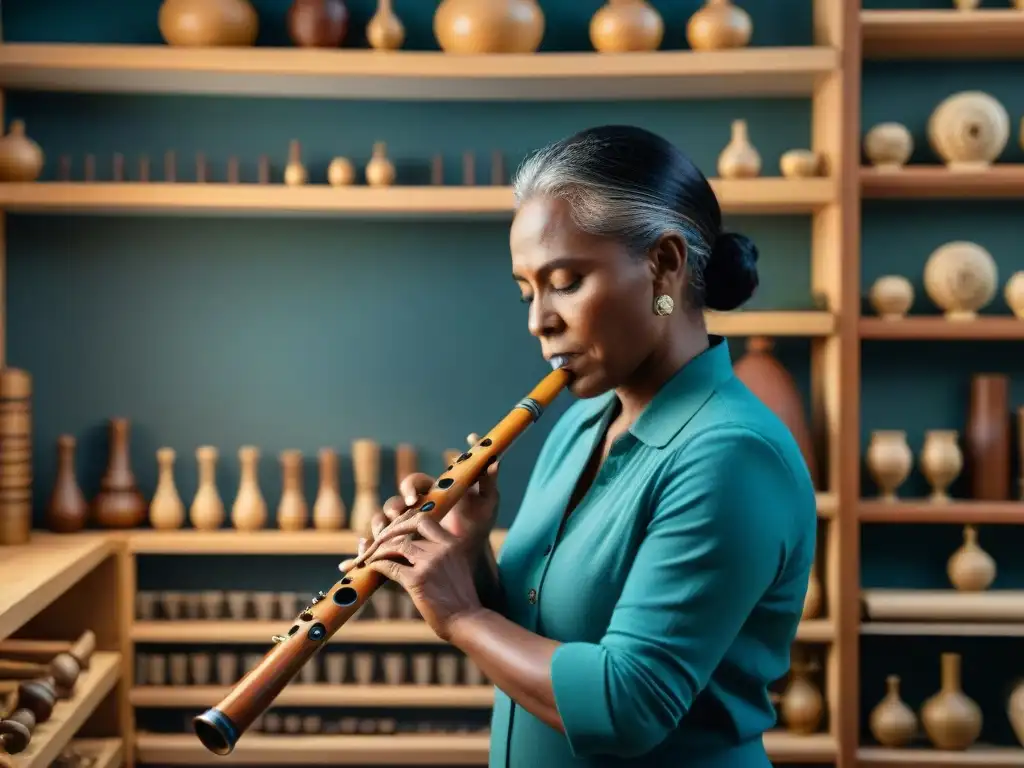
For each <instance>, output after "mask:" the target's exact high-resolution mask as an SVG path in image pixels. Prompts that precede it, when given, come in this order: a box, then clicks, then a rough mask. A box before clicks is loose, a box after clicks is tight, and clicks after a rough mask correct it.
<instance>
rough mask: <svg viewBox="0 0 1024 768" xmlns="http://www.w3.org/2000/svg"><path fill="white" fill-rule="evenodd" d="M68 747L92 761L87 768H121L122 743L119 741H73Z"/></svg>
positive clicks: (122, 758) (122, 759)
mask: <svg viewBox="0 0 1024 768" xmlns="http://www.w3.org/2000/svg"><path fill="white" fill-rule="evenodd" d="M70 746H71V747H72V748H74V749H75V751H76V752H78V753H79V754H81V755H88V756H89V757H91V758H92V759H93V760H94V762H93V763H92V764H91V765H90V766H89V768H121V764H122V762H123V761H124V742H123V741H122V740H121V739H117V738H111V739H74V740H73V741H72V742H71V745H70Z"/></svg>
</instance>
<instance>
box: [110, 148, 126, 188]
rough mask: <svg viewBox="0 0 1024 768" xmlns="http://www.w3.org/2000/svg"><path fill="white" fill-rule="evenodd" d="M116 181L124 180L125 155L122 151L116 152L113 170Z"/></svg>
mask: <svg viewBox="0 0 1024 768" xmlns="http://www.w3.org/2000/svg"><path fill="white" fill-rule="evenodd" d="M111 175H112V176H113V179H114V181H117V182H123V181H124V155H122V154H121V153H120V152H115V153H114V162H113V171H112V174H111Z"/></svg>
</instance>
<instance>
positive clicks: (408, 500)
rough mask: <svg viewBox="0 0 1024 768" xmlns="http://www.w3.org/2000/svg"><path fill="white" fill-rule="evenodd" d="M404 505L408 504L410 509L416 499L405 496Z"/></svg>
mask: <svg viewBox="0 0 1024 768" xmlns="http://www.w3.org/2000/svg"><path fill="white" fill-rule="evenodd" d="M405 503H406V504H408V505H409V506H410V507H411V506H412V505H413V504H415V503H416V497H415V496H412V495H409V496H406V497H405Z"/></svg>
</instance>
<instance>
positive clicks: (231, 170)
mask: <svg viewBox="0 0 1024 768" xmlns="http://www.w3.org/2000/svg"><path fill="white" fill-rule="evenodd" d="M240 180H241V177H240V175H239V172H238V158H237V157H235V156H233V155H232V156H231V157H229V158H228V184H237V183H238V182H239V181H240Z"/></svg>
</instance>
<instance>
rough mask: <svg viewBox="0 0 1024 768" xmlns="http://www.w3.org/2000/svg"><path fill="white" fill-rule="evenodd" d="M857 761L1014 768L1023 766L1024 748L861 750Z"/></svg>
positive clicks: (881, 767) (886, 765)
mask: <svg viewBox="0 0 1024 768" xmlns="http://www.w3.org/2000/svg"><path fill="white" fill-rule="evenodd" d="M857 762H858V763H859V764H860V765H870V766H873V768H901V767H902V766H905V765H924V766H928V768H938V766H970V765H988V766H1011V765H1012V766H1015V768H1020V766H1021V765H1024V749H1021V748H1020V747H987V746H974V747H971V748H970V749H967V750H964V751H954V750H944V749H887V748H884V747H861V748H860V749H858V750H857Z"/></svg>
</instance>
